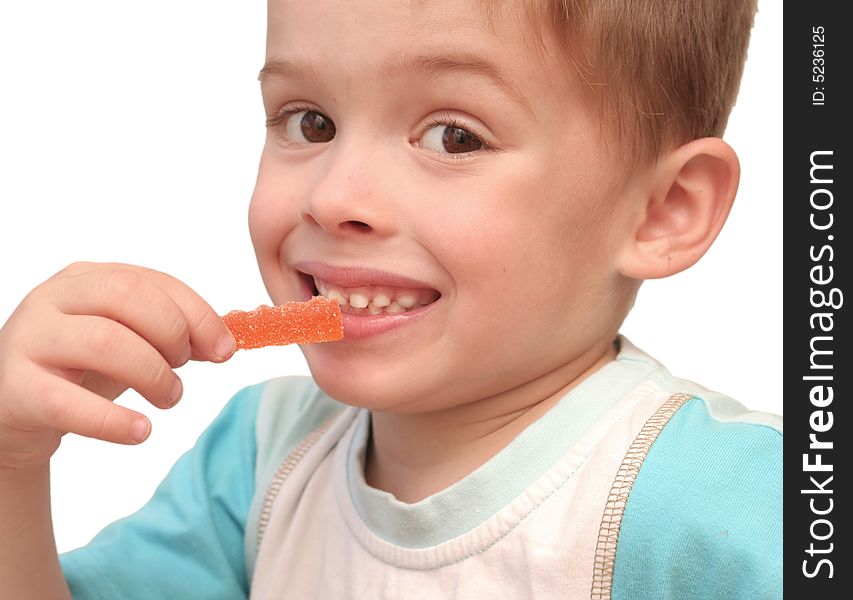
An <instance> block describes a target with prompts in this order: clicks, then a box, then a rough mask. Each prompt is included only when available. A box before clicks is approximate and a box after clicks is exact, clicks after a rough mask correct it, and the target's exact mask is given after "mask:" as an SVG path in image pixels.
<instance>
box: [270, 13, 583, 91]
mask: <svg viewBox="0 0 853 600" xmlns="http://www.w3.org/2000/svg"><path fill="white" fill-rule="evenodd" d="M525 6H527V4H526V2H524V0H519V2H486V1H484V0H392V1H388V0H312V1H311V2H304V1H303V0H270V2H269V16H268V35H267V60H268V62H287V63H290V64H293V62H294V59H297V60H299V61H303V62H310V63H312V64H315V65H322V67H323V69H324V70H328V69H334V68H335V66H337V67H339V68H340V69H341V70H342V71H345V72H347V73H348V74H350V75H353V76H356V75H357V74H358V73H359V72H363V74H365V75H366V74H367V73H366V72H367V71H370V72H372V73H378V74H381V75H382V76H384V77H389V76H392V75H395V74H399V73H401V72H404V71H407V70H412V71H425V72H429V71H433V72H436V71H439V70H441V69H442V68H444V69H446V70H448V71H456V72H462V71H464V70H465V69H463V68H462V67H463V66H467V67H469V69H468V70H470V71H473V72H477V73H478V74H481V75H489V76H492V77H493V78H495V79H498V80H502V81H501V83H504V84H510V85H507V86H506V87H507V88H508V89H510V91H512V92H519V91H520V90H521V89H523V88H525V87H528V86H531V85H533V84H534V83H535V81H536V80H537V79H539V80H541V79H542V78H543V77H544V78H546V79H549V80H550V81H551V83H552V84H556V83H557V79H560V80H564V79H568V69H566V68H565V63H564V62H562V61H559V60H557V59H556V56H557V55H558V54H559V53H558V52H551V51H550V49H551V48H550V47H552V46H553V44H549V42H548V41H547V40H544V39H543V37H542V36H541V35H540V34H541V32H540V31H539V28H538V27H536V26H535V24H534V23H533V20H532V19H530V18H529V17H528V16H526V12H525V10H524V7H525ZM549 46H550V47H549ZM512 88H515V89H512Z"/></svg>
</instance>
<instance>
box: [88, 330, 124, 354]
mask: <svg viewBox="0 0 853 600" xmlns="http://www.w3.org/2000/svg"><path fill="white" fill-rule="evenodd" d="M82 337H83V339H82V340H81V345H82V347H83V348H85V349H86V351H87V352H88V354H89V355H90V356H105V355H108V354H113V353H114V352H115V351H116V350H117V347H118V345H119V343H118V336H117V335H116V331H115V328H114V327H111V326H110V325H109V324H107V323H103V324H102V323H92V324H91V325H90V326H88V327H86V329H84V332H83V334H82Z"/></svg>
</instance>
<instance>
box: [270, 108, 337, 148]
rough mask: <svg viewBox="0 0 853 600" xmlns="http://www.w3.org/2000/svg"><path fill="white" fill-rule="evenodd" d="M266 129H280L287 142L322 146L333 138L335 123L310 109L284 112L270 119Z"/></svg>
mask: <svg viewBox="0 0 853 600" xmlns="http://www.w3.org/2000/svg"><path fill="white" fill-rule="evenodd" d="M267 127H274V128H277V129H280V130H281V131H282V132H283V134H284V136H285V137H286V138H287V141H289V142H296V143H299V144H323V143H326V142H331V141H332V140H333V139H334V137H335V122H334V121H332V120H331V119H330V118H329V117H327V116H326V115H324V114H323V113H321V112H318V111H316V110H310V109H296V110H285V111H282V112H281V113H279V114H278V115H276V116H275V117H273V118H272V119H270V120H269V121H268V122H267Z"/></svg>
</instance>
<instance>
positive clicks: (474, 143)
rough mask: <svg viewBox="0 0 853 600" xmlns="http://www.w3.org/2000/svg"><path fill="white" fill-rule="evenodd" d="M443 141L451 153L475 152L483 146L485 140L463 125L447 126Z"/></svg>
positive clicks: (445, 147) (442, 137)
mask: <svg viewBox="0 0 853 600" xmlns="http://www.w3.org/2000/svg"><path fill="white" fill-rule="evenodd" d="M441 143H442V145H443V146H444V149H445V150H447V151H448V152H450V153H451V154H458V153H460V152H473V151H474V150H479V149H480V148H482V147H483V142H481V141H480V139H479V138H478V137H477V136H475V135H474V134H473V133H471V132H470V131H466V130H465V129H462V128H461V127H445V128H444V134H443V135H442V136H441Z"/></svg>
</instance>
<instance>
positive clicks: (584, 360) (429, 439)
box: [365, 341, 616, 503]
mask: <svg viewBox="0 0 853 600" xmlns="http://www.w3.org/2000/svg"><path fill="white" fill-rule="evenodd" d="M615 356H616V350H615V349H614V345H613V343H611V342H610V341H604V342H602V343H600V344H598V345H597V346H594V347H592V348H590V349H589V350H588V351H587V352H585V353H584V354H582V355H581V356H578V357H576V358H575V359H574V360H572V361H571V362H569V363H566V364H564V365H561V366H560V367H559V368H557V369H555V370H553V371H551V372H550V373H547V374H546V375H544V376H542V377H538V378H537V379H535V380H533V381H529V382H526V383H524V384H522V385H520V386H518V387H516V388H513V389H512V390H509V391H507V392H504V393H501V394H499V395H496V396H490V397H488V398H483V399H480V400H476V401H473V402H468V403H465V404H461V405H458V406H453V407H450V408H447V409H443V410H439V411H434V412H427V413H415V414H398V413H388V412H380V411H374V412H373V413H372V415H371V433H370V440H369V442H368V445H367V454H366V457H365V478H366V480H367V483H368V484H369V485H370V486H372V487H374V488H377V489H380V490H384V491H386V492H389V493H391V494H393V495H394V496H395V497H396V498H397V499H398V500H400V501H401V502H407V503H414V502H418V501H420V500H423V499H424V498H426V497H427V496H430V495H432V494H435V493H436V492H439V491H441V490H443V489H445V488H447V487H449V486H450V485H452V484H453V483H455V482H457V481H459V480H460V479H462V478H464V477H465V476H466V475H468V474H469V473H471V472H472V471H474V470H475V469H477V467H479V466H480V465H482V464H483V463H485V462H486V461H488V460H489V459H490V458H491V457H492V456H494V455H495V454H497V453H498V452H499V451H500V450H501V449H502V448H504V447H505V446H506V445H507V444H509V443H510V442H511V441H512V440H513V439H514V438H515V437H516V436H517V435H518V434H519V433H521V432H522V431H523V430H524V429H525V428H526V427H527V426H528V425H530V424H531V423H533V422H535V421H536V420H537V419H538V418H539V417H541V416H542V415H543V414H545V412H547V411H548V409H550V408H551V407H552V406H554V405H555V404H556V403H557V402H559V400H560V398H562V397H563V396H565V394H566V393H567V392H568V391H569V390H571V389H572V388H574V387H575V386H577V385H578V384H579V383H580V382H581V381H583V380H584V379H586V378H587V377H589V376H590V375H591V374H592V373H594V372H595V371H597V370H598V369H599V368H601V367H602V366H604V365H605V364H607V363H608V362H610V361H611V360H613V359H614V358H615Z"/></svg>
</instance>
